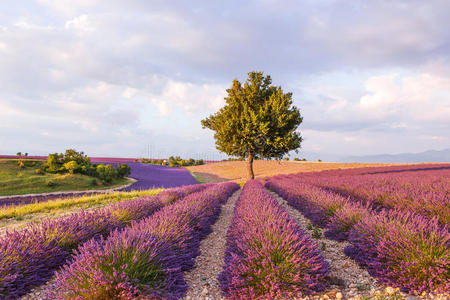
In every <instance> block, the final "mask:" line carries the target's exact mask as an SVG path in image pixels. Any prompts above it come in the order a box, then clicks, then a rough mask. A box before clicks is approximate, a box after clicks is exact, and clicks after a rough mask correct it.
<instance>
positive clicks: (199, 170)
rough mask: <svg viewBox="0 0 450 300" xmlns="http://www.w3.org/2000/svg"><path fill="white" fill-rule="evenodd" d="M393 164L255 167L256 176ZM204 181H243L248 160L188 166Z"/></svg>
mask: <svg viewBox="0 0 450 300" xmlns="http://www.w3.org/2000/svg"><path fill="white" fill-rule="evenodd" d="M388 165H393V164H369V163H331V162H300V161H298V162H297V161H275V160H255V162H254V163H253V169H254V172H255V177H256V178H263V177H267V176H275V175H280V174H291V173H299V172H317V171H323V170H333V169H349V168H363V167H377V166H388ZM187 169H188V170H189V171H191V172H193V173H194V174H195V176H197V177H198V178H199V179H200V180H202V181H204V182H222V181H230V180H232V181H242V180H245V179H246V178H247V162H245V161H224V162H217V163H210V164H206V165H201V166H192V167H187Z"/></svg>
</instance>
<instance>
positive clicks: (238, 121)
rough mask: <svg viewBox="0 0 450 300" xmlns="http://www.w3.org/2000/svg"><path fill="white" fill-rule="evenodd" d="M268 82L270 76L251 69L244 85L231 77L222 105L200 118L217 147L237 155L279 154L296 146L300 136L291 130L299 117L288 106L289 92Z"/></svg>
mask: <svg viewBox="0 0 450 300" xmlns="http://www.w3.org/2000/svg"><path fill="white" fill-rule="evenodd" d="M271 83H272V79H271V78H270V76H266V77H264V76H263V72H254V71H253V72H250V73H248V79H247V81H246V82H245V83H244V85H242V84H241V83H240V82H239V81H238V80H237V79H235V80H233V84H232V86H231V88H230V89H227V93H228V96H227V97H225V101H226V105H225V106H224V107H223V108H221V109H220V110H219V111H218V112H217V113H216V114H214V115H211V116H209V117H208V118H206V119H204V120H202V126H203V128H209V129H211V130H213V131H215V134H214V138H215V139H216V146H217V149H218V150H220V151H223V152H225V153H227V154H228V155H231V156H238V157H246V156H248V154H249V153H251V154H253V156H254V157H255V158H257V157H261V158H272V157H274V158H282V157H283V155H284V154H286V153H287V152H289V151H291V150H295V149H297V148H299V147H300V143H301V141H302V138H301V136H300V134H299V133H298V132H296V131H295V130H296V129H297V127H298V126H299V125H300V124H301V122H302V117H301V116H300V111H299V110H298V109H297V108H296V107H295V106H292V93H284V92H283V90H282V89H281V87H277V86H274V85H271Z"/></svg>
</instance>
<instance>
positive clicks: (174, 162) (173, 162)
mask: <svg viewBox="0 0 450 300" xmlns="http://www.w3.org/2000/svg"><path fill="white" fill-rule="evenodd" d="M135 162H140V163H143V164H151V165H160V166H169V167H188V166H199V165H203V164H205V162H204V160H203V159H198V160H195V159H193V158H189V159H182V158H181V157H180V156H171V157H169V159H168V160H166V159H147V158H141V159H140V160H135Z"/></svg>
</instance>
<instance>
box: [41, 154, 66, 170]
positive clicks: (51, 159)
mask: <svg viewBox="0 0 450 300" xmlns="http://www.w3.org/2000/svg"><path fill="white" fill-rule="evenodd" d="M62 159H63V155H62V154H58V153H51V154H49V155H48V157H47V163H46V165H45V166H44V169H45V171H46V172H48V173H57V172H59V171H60V169H61V167H62V164H63V161H62Z"/></svg>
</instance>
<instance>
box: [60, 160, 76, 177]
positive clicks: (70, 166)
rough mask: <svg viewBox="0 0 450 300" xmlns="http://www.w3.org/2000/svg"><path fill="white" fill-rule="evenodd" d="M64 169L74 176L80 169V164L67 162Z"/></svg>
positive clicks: (72, 161)
mask: <svg viewBox="0 0 450 300" xmlns="http://www.w3.org/2000/svg"><path fill="white" fill-rule="evenodd" d="M63 167H64V168H65V169H66V170H67V171H68V172H69V173H70V174H73V173H75V171H76V170H77V169H78V164H77V162H76V161H74V160H71V161H69V162H66V163H65V164H64V165H63Z"/></svg>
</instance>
